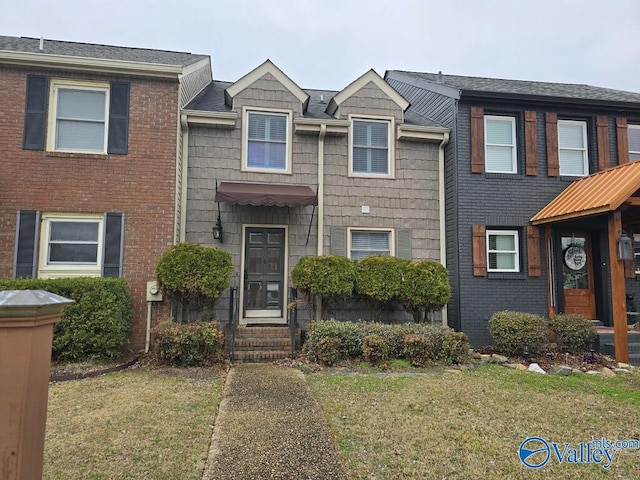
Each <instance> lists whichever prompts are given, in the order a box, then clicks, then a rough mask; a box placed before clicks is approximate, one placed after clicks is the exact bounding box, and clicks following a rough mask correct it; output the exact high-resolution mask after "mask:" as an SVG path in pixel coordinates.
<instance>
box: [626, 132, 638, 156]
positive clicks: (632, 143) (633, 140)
mask: <svg viewBox="0 0 640 480" xmlns="http://www.w3.org/2000/svg"><path fill="white" fill-rule="evenodd" d="M627 134H628V137H629V160H630V161H632V162H633V161H635V160H640V125H629V126H628V127H627Z"/></svg>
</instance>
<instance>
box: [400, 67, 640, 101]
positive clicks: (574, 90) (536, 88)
mask: <svg viewBox="0 0 640 480" xmlns="http://www.w3.org/2000/svg"><path fill="white" fill-rule="evenodd" d="M388 73H389V74H390V75H393V74H394V73H399V74H404V75H407V76H409V77H413V78H416V79H418V80H424V81H427V82H432V83H436V84H441V85H446V86H449V87H452V88H457V89H459V90H462V94H463V96H464V94H465V92H466V93H473V92H478V93H486V94H490V93H495V94H498V95H500V94H510V95H523V96H536V97H549V98H564V99H576V100H577V99H580V100H594V101H598V102H625V103H639V102H640V93H635V92H626V91H622V90H614V89H610V88H603V87H593V86H591V85H584V84H572V83H551V82H533V81H527V80H505V79H499V78H483V77H467V76H461V75H444V74H439V73H426V72H406V71H401V70H390V71H389V72H388Z"/></svg>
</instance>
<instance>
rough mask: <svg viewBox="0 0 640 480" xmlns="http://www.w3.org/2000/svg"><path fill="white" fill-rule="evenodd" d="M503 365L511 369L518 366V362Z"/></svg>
mask: <svg viewBox="0 0 640 480" xmlns="http://www.w3.org/2000/svg"><path fill="white" fill-rule="evenodd" d="M503 365H504V366H505V367H507V368H513V369H516V368H518V365H519V364H518V363H504V364H503Z"/></svg>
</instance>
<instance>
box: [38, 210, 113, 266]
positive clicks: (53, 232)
mask: <svg viewBox="0 0 640 480" xmlns="http://www.w3.org/2000/svg"><path fill="white" fill-rule="evenodd" d="M103 221H104V220H103V216H102V215H78V216H71V215H62V214H45V215H43V235H42V237H41V248H40V276H43V277H47V276H51V277H55V276H74V275H86V276H100V274H101V269H102V252H103Z"/></svg>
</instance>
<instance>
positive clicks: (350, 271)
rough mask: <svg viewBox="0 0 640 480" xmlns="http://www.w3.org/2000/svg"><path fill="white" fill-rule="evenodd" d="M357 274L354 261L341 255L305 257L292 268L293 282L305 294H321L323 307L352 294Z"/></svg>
mask: <svg viewBox="0 0 640 480" xmlns="http://www.w3.org/2000/svg"><path fill="white" fill-rule="evenodd" d="M355 276H356V270H355V265H354V264H353V262H352V261H351V260H349V259H348V258H346V257H343V256H340V255H321V256H319V257H303V258H301V259H300V260H299V261H298V263H296V264H295V266H294V267H293V269H292V270H291V282H292V283H293V284H294V285H295V286H296V287H297V288H298V289H299V290H300V291H301V292H302V293H304V294H305V295H308V296H311V295H319V296H320V297H321V298H322V306H323V308H325V307H327V306H329V305H331V304H332V303H334V302H336V301H337V300H339V299H341V298H343V297H345V296H347V295H351V294H352V293H353V288H354V284H355ZM320 313H321V317H322V316H323V312H320Z"/></svg>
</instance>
